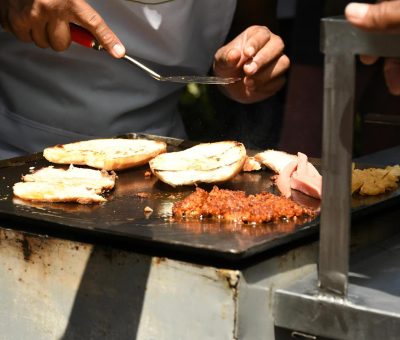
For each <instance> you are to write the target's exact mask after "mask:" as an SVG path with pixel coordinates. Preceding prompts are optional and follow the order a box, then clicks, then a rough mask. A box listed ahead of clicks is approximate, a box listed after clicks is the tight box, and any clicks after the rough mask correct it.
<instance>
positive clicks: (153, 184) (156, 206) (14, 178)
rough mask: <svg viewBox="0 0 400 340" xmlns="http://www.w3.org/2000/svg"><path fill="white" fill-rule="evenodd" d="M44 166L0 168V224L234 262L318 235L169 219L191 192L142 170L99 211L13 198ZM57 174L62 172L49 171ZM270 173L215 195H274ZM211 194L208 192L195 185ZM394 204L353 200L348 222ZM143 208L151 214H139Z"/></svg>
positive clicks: (299, 227) (312, 226) (37, 161)
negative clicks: (42, 228) (148, 245)
mask: <svg viewBox="0 0 400 340" xmlns="http://www.w3.org/2000/svg"><path fill="white" fill-rule="evenodd" d="M120 137H125V138H149V139H158V140H164V141H166V142H167V143H168V145H169V151H177V150H182V149H184V148H187V147H190V146H192V145H194V144H195V143H193V142H189V141H183V140H179V139H173V138H164V137H158V136H150V135H141V134H128V135H124V136H120ZM49 165H54V164H50V163H49V162H47V161H46V160H45V159H44V158H43V156H42V155H41V154H34V155H30V156H27V157H20V158H15V159H11V160H5V161H0V218H2V219H7V220H8V221H14V222H16V223H17V222H19V223H21V222H23V223H25V224H29V225H32V226H35V227H38V228H40V226H42V225H46V226H47V228H48V227H49V226H50V227H51V228H52V229H53V228H54V229H56V230H59V231H60V232H64V233H65V232H67V233H79V232H85V233H89V234H93V235H102V236H105V237H107V238H110V239H112V237H118V238H124V239H125V240H127V241H129V240H132V241H135V242H144V243H146V242H147V243H151V244H156V245H157V244H159V245H162V246H163V247H166V248H169V249H171V250H179V251H181V252H185V253H188V254H189V255H195V256H201V255H207V256H212V257H214V258H215V257H216V258H220V259H221V260H241V259H246V258H249V257H251V256H253V255H257V254H260V253H262V252H265V251H268V250H273V249H274V248H276V247H279V246H282V245H289V244H290V243H292V242H296V241H298V240H300V239H301V238H305V237H307V236H310V235H313V234H317V233H318V225H319V218H318V217H317V218H314V219H309V218H303V219H297V220H296V221H280V222H279V223H265V224H258V225H253V224H237V223H233V222H226V221H220V220H217V219H204V220H201V221H200V220H180V221H176V220H174V219H173V218H172V215H171V211H172V205H173V204H174V202H176V201H178V200H181V199H183V198H184V197H186V196H187V195H188V194H190V193H191V192H193V191H194V190H195V187H194V186H185V187H178V188H173V187H171V186H169V185H167V184H164V183H162V182H160V181H158V180H157V179H156V178H155V177H154V176H152V177H150V178H146V176H145V172H146V171H147V170H148V166H142V167H139V168H135V169H130V170H126V171H121V172H118V180H117V183H116V187H115V189H114V190H113V191H112V192H110V193H107V194H106V195H105V196H106V198H107V199H108V202H107V203H105V204H95V205H81V204H75V203H33V202H28V201H23V200H20V199H17V198H15V197H13V194H12V186H13V184H14V183H16V182H18V181H20V178H21V175H24V174H27V173H29V171H32V170H34V169H40V168H42V167H46V166H49ZM55 166H56V167H62V166H60V165H55ZM272 175H273V173H272V172H271V171H269V170H265V169H263V170H260V171H256V172H251V173H240V174H239V175H237V176H236V177H235V178H234V179H232V180H231V181H229V182H226V183H223V184H220V185H218V186H219V187H220V188H224V189H231V190H243V191H245V192H246V193H247V194H255V193H259V192H261V191H269V192H274V193H277V194H278V192H276V191H275V190H276V189H275V188H274V186H273V185H272V182H271V179H270V177H271V176H272ZM201 187H202V188H204V189H206V190H208V191H209V190H211V189H212V185H201ZM292 192H293V199H294V200H295V201H297V202H298V203H300V204H303V205H305V206H308V207H311V208H314V209H318V208H319V204H320V201H319V200H316V199H313V198H310V197H308V196H306V195H303V194H301V193H299V192H295V191H292ZM397 203H400V189H398V190H396V191H394V192H390V193H387V194H384V195H379V196H375V197H366V198H363V197H360V196H355V197H353V216H354V217H357V216H361V215H365V214H369V213H373V212H376V211H377V210H379V209H382V208H386V207H388V206H390V205H393V204H397ZM145 207H150V208H151V209H153V212H152V213H150V214H149V213H145V212H144V209H145Z"/></svg>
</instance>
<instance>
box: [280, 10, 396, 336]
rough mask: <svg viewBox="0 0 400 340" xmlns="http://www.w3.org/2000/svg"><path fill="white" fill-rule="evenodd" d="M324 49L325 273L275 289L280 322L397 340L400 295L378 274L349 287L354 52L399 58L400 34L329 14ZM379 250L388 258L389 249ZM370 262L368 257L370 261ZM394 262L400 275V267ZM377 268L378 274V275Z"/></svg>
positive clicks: (322, 270) (297, 327)
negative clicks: (384, 286) (363, 27)
mask: <svg viewBox="0 0 400 340" xmlns="http://www.w3.org/2000/svg"><path fill="white" fill-rule="evenodd" d="M321 50H322V52H323V53H324V54H325V76H324V108H323V110H324V112H323V157H322V175H323V190H322V210H321V224H320V242H319V268H318V275H317V273H314V275H311V276H308V277H304V278H303V279H302V280H299V281H297V282H295V283H294V284H292V285H291V286H290V287H288V288H285V289H279V290H277V291H276V295H275V324H276V325H277V326H279V327H283V328H287V329H292V330H297V331H301V332H305V333H307V334H312V335H318V336H324V337H328V338H335V339H384V338H397V336H398V334H400V298H399V297H398V296H397V295H391V294H388V293H387V292H386V291H384V290H382V289H381V288H382V285H376V281H378V280H376V279H375V282H373V281H374V277H373V276H371V277H368V279H367V280H365V282H363V284H354V283H352V284H351V285H349V279H348V276H349V274H348V273H349V239H350V224H351V223H350V199H351V192H350V184H351V161H352V142H353V116H354V96H355V56H356V55H358V54H365V55H374V56H384V57H396V56H400V35H394V34H391V35H388V34H383V33H371V32H365V31H361V30H359V29H357V28H355V27H353V26H352V25H350V24H349V23H348V22H347V21H346V20H345V19H344V18H342V17H335V18H326V19H322V23H321ZM382 223H383V222H382ZM396 242H399V240H397V241H396ZM392 249H397V244H395V246H393V245H392ZM393 255H394V253H393ZM393 255H392V256H393ZM374 256H375V258H379V259H381V260H382V261H381V262H380V263H385V261H386V262H387V258H388V256H383V255H382V249H378V250H377V251H376V253H375V254H374ZM368 260H369V258H367V260H365V259H364V262H363V266H364V267H368ZM390 266H391V267H390V270H392V271H393V272H395V274H396V275H398V277H400V270H399V269H398V267H399V266H397V264H396V265H393V263H390ZM379 270H382V268H379ZM377 272H378V270H375V272H374V273H372V274H371V275H375V278H379V275H381V273H379V272H378V273H377ZM398 277H397V278H396V280H398ZM396 280H395V281H396ZM397 282H398V281H397ZM373 284H375V286H374V285H373ZM394 284H396V282H394ZM369 285H370V286H369ZM365 287H368V289H365Z"/></svg>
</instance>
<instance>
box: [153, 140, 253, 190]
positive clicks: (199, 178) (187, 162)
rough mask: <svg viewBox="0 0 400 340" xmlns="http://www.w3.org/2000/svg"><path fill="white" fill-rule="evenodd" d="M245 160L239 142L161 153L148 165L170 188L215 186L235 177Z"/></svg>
mask: <svg viewBox="0 0 400 340" xmlns="http://www.w3.org/2000/svg"><path fill="white" fill-rule="evenodd" d="M245 160H246V149H245V147H244V145H243V144H242V143H239V142H235V141H223V142H216V143H203V144H199V145H196V146H194V147H192V148H189V149H186V150H184V151H179V152H170V153H164V154H162V155H159V156H157V157H155V158H154V159H152V160H151V161H150V162H149V165H150V169H151V171H152V172H153V174H154V175H155V176H157V177H158V178H159V179H160V180H161V181H163V182H165V183H167V184H170V185H172V186H177V185H192V184H195V183H200V182H203V183H218V182H224V181H227V180H229V179H231V178H233V177H234V176H235V175H236V174H238V173H239V172H240V171H241V170H242V167H243V165H244V163H245Z"/></svg>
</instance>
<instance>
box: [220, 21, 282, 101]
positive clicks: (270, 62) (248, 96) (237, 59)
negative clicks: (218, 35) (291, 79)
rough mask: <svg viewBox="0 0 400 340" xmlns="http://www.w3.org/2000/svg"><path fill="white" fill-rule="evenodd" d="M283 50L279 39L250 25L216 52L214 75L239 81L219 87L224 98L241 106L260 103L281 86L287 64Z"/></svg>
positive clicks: (258, 27)
mask: <svg viewBox="0 0 400 340" xmlns="http://www.w3.org/2000/svg"><path fill="white" fill-rule="evenodd" d="M283 49H284V44H283V41H282V39H281V38H280V37H279V36H277V35H275V34H273V33H272V32H271V31H270V30H269V29H268V28H266V27H264V26H251V27H249V28H247V29H246V30H245V31H244V32H243V33H241V34H240V35H239V36H237V37H236V38H235V39H233V40H232V41H231V42H230V43H228V44H227V45H225V46H223V47H221V48H220V49H219V50H218V51H217V53H216V54H215V57H214V74H215V75H216V76H221V77H241V78H242V80H241V81H239V82H237V83H235V84H231V85H227V86H224V87H223V91H224V92H225V93H226V95H227V96H228V97H230V98H232V99H234V100H236V101H238V102H241V103H255V102H258V101H261V100H263V99H266V98H268V97H271V96H272V95H274V94H275V93H276V92H278V91H279V90H280V89H281V88H282V87H283V85H284V84H285V77H284V73H285V72H286V70H287V69H288V68H289V64H290V62H289V58H288V57H287V56H286V55H284V54H283Z"/></svg>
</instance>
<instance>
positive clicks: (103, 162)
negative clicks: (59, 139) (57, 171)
mask: <svg viewBox="0 0 400 340" xmlns="http://www.w3.org/2000/svg"><path fill="white" fill-rule="evenodd" d="M166 150H167V144H166V143H165V142H162V141H155V140H147V139H123V138H110V139H93V140H88V141H82V142H75V143H69V144H60V145H56V146H53V147H49V148H46V149H45V150H44V151H43V156H44V157H45V158H46V159H47V160H48V161H49V162H52V163H57V164H75V165H88V166H90V167H93V168H97V169H104V170H123V169H127V168H132V167H136V166H140V165H143V164H146V163H147V162H148V161H149V160H150V159H152V158H154V157H155V156H157V155H159V154H160V153H164V152H166Z"/></svg>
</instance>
